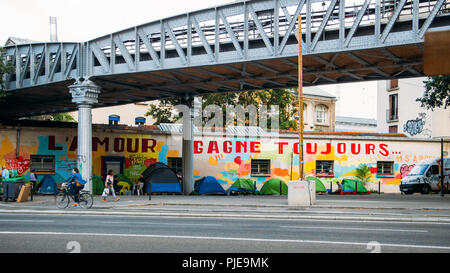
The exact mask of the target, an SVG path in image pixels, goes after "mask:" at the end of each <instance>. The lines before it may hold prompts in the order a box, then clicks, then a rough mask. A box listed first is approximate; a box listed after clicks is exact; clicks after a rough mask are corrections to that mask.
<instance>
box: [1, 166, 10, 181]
mask: <svg viewBox="0 0 450 273" xmlns="http://www.w3.org/2000/svg"><path fill="white" fill-rule="evenodd" d="M2 169H3V170H2V179H3V180H5V179H9V171H8V169H7V168H6V167H5V166H3V168H2Z"/></svg>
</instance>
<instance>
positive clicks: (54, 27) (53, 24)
mask: <svg viewBox="0 0 450 273" xmlns="http://www.w3.org/2000/svg"><path fill="white" fill-rule="evenodd" d="M49 22H50V42H58V20H57V18H56V17H53V16H50V21H49Z"/></svg>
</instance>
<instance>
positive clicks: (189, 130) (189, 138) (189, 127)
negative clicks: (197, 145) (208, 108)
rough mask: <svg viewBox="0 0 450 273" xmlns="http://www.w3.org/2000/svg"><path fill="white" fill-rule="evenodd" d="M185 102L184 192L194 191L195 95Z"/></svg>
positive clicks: (187, 98)
mask: <svg viewBox="0 0 450 273" xmlns="http://www.w3.org/2000/svg"><path fill="white" fill-rule="evenodd" d="M182 103H183V106H185V107H183V108H184V109H183V193H184V195H189V194H190V193H191V192H192V191H194V97H190V96H189V97H186V98H184V99H183V100H182Z"/></svg>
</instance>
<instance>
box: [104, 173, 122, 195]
mask: <svg viewBox="0 0 450 273" xmlns="http://www.w3.org/2000/svg"><path fill="white" fill-rule="evenodd" d="M109 193H111V194H112V196H113V197H114V201H119V200H120V198H118V197H117V196H116V192H115V190H114V171H113V170H110V171H109V172H108V175H107V176H106V180H105V189H104V190H103V194H102V197H103V201H104V202H106V201H107V200H106V198H107V197H108V195H109Z"/></svg>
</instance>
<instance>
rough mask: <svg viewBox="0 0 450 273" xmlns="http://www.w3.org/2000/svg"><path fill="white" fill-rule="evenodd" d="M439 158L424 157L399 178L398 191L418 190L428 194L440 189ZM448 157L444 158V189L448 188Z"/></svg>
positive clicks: (407, 192)
mask: <svg viewBox="0 0 450 273" xmlns="http://www.w3.org/2000/svg"><path fill="white" fill-rule="evenodd" d="M440 164H441V158H435V159H425V160H422V161H420V162H419V164H417V165H416V166H414V168H413V169H412V170H411V172H409V174H408V175H407V176H406V177H404V178H403V179H402V180H401V184H400V191H401V192H403V193H405V194H412V193H414V192H420V193H422V194H428V193H430V192H432V191H440V190H441V173H440V172H441V167H440ZM449 184H450V158H444V189H445V190H447V191H448V190H449Z"/></svg>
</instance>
